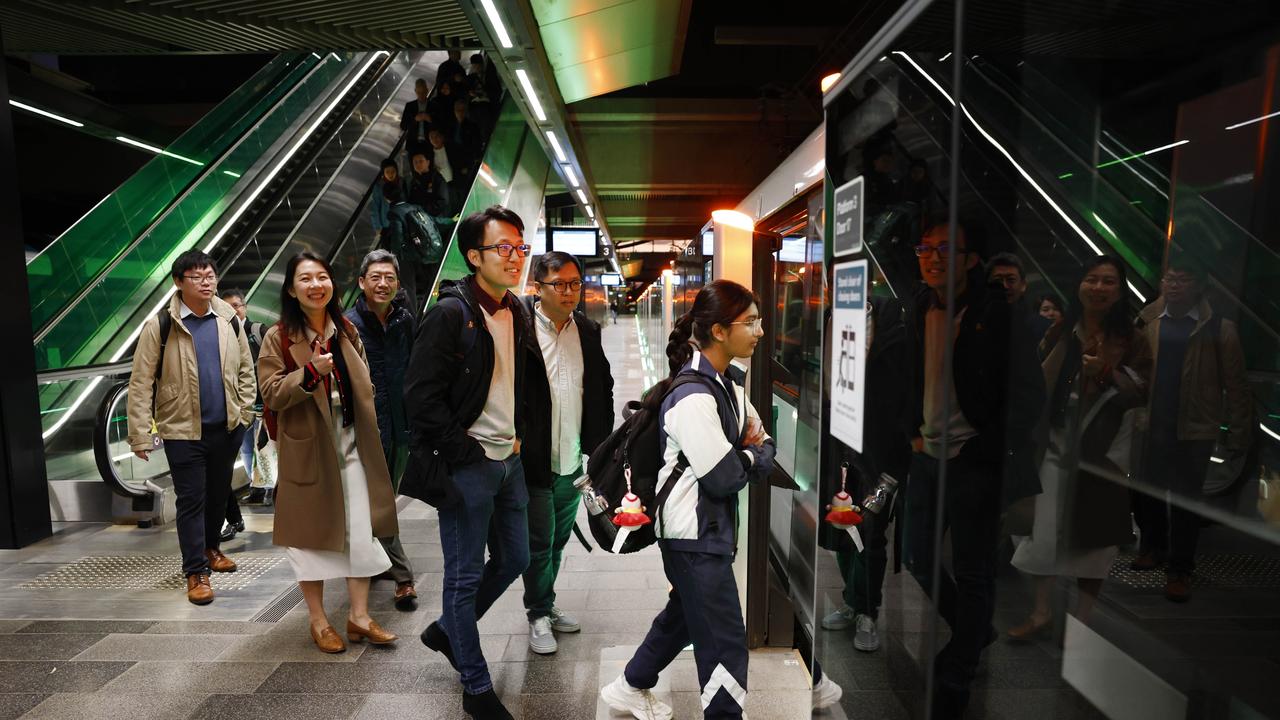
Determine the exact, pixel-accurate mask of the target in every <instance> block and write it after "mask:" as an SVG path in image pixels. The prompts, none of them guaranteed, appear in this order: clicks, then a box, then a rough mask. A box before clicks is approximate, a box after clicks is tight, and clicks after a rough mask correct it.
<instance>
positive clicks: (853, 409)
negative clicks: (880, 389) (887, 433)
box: [827, 260, 869, 452]
mask: <svg viewBox="0 0 1280 720" xmlns="http://www.w3.org/2000/svg"><path fill="white" fill-rule="evenodd" d="M832 282H833V283H834V298H833V299H834V300H835V303H834V307H833V308H832V312H831V348H830V353H829V355H828V358H827V361H828V362H829V363H831V364H830V366H829V367H830V368H831V435H832V437H834V438H835V439H837V440H839V441H840V442H842V443H844V444H845V445H848V446H849V447H851V448H853V449H854V450H856V451H858V452H862V426H863V422H864V417H863V398H864V396H865V395H866V392H865V390H864V385H865V380H866V376H867V291H868V289H869V288H868V283H867V261H866V260H855V261H853V262H847V263H841V264H839V265H836V266H835V268H834V269H833V278H832Z"/></svg>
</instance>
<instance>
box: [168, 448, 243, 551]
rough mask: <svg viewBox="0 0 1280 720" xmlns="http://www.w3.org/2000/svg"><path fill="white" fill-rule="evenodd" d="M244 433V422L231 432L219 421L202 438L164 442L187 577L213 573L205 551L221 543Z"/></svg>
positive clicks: (215, 547) (179, 540)
mask: <svg viewBox="0 0 1280 720" xmlns="http://www.w3.org/2000/svg"><path fill="white" fill-rule="evenodd" d="M243 437H244V427H243V426H241V427H239V428H237V429H235V430H233V431H231V432H227V428H226V425H224V424H222V423H218V424H216V425H204V426H202V427H201V428H200V439H199V440H165V441H164V454H165V457H166V458H168V460H169V470H170V472H171V474H172V475H173V491H174V493H175V495H176V496H177V506H178V521H177V525H178V545H179V547H181V548H182V572H183V573H185V574H186V575H188V576H191V575H197V574H207V573H208V572H209V560H208V559H207V558H206V557H205V556H204V551H205V550H206V549H213V550H216V549H217V548H218V544H219V543H220V542H221V539H220V537H219V536H220V535H221V534H222V520H223V518H225V517H226V514H227V495H228V494H230V492H231V469H232V468H233V467H234V466H235V463H236V453H238V452H240V441H241V438H243Z"/></svg>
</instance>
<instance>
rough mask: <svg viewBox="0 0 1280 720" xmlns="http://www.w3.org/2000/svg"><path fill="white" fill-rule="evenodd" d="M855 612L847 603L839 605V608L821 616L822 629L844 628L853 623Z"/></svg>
mask: <svg viewBox="0 0 1280 720" xmlns="http://www.w3.org/2000/svg"><path fill="white" fill-rule="evenodd" d="M856 614H857V613H855V612H854V611H853V608H851V607H849V606H848V605H841V606H840V609H839V610H836V611H835V612H833V613H831V614H830V615H828V616H826V617H824V618H822V629H823V630H844V629H845V628H848V627H849V626H850V625H852V624H853V618H854V616H855V615H856Z"/></svg>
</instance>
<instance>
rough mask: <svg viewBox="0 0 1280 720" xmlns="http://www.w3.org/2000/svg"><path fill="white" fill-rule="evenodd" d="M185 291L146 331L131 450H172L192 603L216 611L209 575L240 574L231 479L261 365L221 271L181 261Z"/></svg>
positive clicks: (198, 256)
mask: <svg viewBox="0 0 1280 720" xmlns="http://www.w3.org/2000/svg"><path fill="white" fill-rule="evenodd" d="M171 275H172V277H173V284H174V285H175V286H176V288H177V292H175V293H174V296H173V298H172V299H171V300H170V301H169V306H168V308H167V309H166V310H165V311H164V312H163V314H162V315H160V316H156V317H153V318H151V319H149V320H147V321H146V324H144V325H143V327H142V332H141V334H139V336H138V345H137V348H136V349H135V350H134V352H133V374H132V376H131V377H130V379H129V446H130V447H131V448H132V449H133V454H134V455H137V456H138V458H139V459H141V460H148V459H149V458H150V455H151V453H152V451H154V450H155V449H156V447H157V446H158V445H159V444H160V442H159V441H161V440H162V441H163V444H164V452H165V456H166V457H167V458H168V460H169V469H170V471H171V473H172V476H173V489H174V492H175V493H176V494H177V509H178V517H177V526H178V544H179V546H180V547H181V548H182V570H183V573H185V574H186V576H187V599H188V600H190V601H191V602H192V603H195V604H196V605H206V604H208V603H210V602H212V601H213V589H212V588H211V587H210V585H209V572H210V571H211V570H212V571H213V572H235V570H236V564H235V562H233V561H232V560H231V559H230V558H228V557H227V556H226V555H223V554H222V551H221V550H220V549H219V542H220V540H219V535H220V534H221V530H222V519H223V516H224V515H225V513H226V508H227V494H228V493H230V492H231V471H232V468H233V466H234V465H235V461H236V452H237V451H238V450H239V449H240V441H241V438H242V437H243V436H244V430H245V427H246V426H248V425H249V424H250V423H251V422H253V403H254V399H255V398H256V397H257V383H256V382H255V379H254V368H253V356H252V354H251V353H250V351H249V342H248V339H247V337H246V335H247V333H245V332H244V331H243V328H242V327H241V326H240V320H239V318H237V317H236V311H235V310H233V309H232V307H231V306H230V305H228V304H227V303H225V302H223V301H222V300H221V299H220V298H217V297H215V293H216V291H217V284H218V269H217V266H216V265H214V263H213V259H212V258H210V257H209V256H208V255H206V254H204V253H203V252H200V251H199V250H188V251H187V252H185V253H183V254H181V255H179V256H178V259H177V260H174V261H173V267H172V269H171Z"/></svg>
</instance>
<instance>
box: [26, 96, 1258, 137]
mask: <svg viewBox="0 0 1280 720" xmlns="http://www.w3.org/2000/svg"><path fill="white" fill-rule="evenodd" d="M9 102H13V101H12V100H10V101H9ZM1277 115H1280V110H1277V111H1275V112H1273V113H1269V114H1267V115H1263V116H1262V117H1256V118H1254V119H1252V120H1245V121H1244V122H1241V123H1236V124H1235V125H1228V126H1227V128H1226V129H1228V130H1235V129H1236V128H1241V127H1244V126H1245V125H1252V124H1254V123H1257V122H1262V121H1263V120H1266V119H1267V118H1273V117H1275V116H1277Z"/></svg>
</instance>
